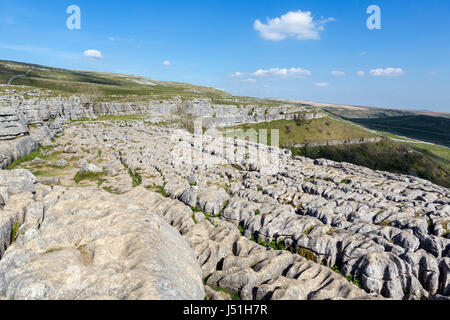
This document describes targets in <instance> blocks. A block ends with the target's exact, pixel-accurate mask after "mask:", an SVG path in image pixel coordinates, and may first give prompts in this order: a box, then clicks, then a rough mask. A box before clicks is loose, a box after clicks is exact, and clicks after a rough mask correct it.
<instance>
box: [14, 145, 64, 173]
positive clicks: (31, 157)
mask: <svg viewBox="0 0 450 320" xmlns="http://www.w3.org/2000/svg"><path fill="white" fill-rule="evenodd" d="M42 150H48V149H45V148H42V147H40V148H39V149H38V150H36V151H33V152H32V153H29V154H27V155H26V156H24V157H22V158H20V159H18V160H16V161H14V162H12V163H11V164H9V165H8V166H7V167H6V170H12V169H17V168H19V167H21V166H22V165H23V164H24V163H25V162H29V161H33V160H34V159H36V158H40V159H42V160H45V161H56V160H59V156H60V155H61V152H53V153H51V154H43V153H42Z"/></svg>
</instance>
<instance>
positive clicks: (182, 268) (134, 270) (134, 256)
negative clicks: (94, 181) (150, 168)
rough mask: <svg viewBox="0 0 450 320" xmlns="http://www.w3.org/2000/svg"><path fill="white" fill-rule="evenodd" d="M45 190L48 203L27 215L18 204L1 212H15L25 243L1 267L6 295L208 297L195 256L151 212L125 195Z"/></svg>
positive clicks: (0, 292) (1, 292)
mask: <svg viewBox="0 0 450 320" xmlns="http://www.w3.org/2000/svg"><path fill="white" fill-rule="evenodd" d="M1 173H2V174H3V172H1ZM40 188H41V189H40V190H39V196H40V197H41V198H42V199H41V201H36V202H34V201H33V200H32V199H29V201H28V203H26V205H24V206H22V205H20V207H23V209H22V212H21V210H18V209H19V207H17V206H18V203H13V199H10V200H9V201H8V204H7V206H8V208H5V209H4V210H3V211H1V210H0V214H1V216H2V217H3V216H4V215H5V211H11V212H12V211H13V210H14V209H16V210H17V212H18V214H17V215H16V216H15V217H13V220H15V221H17V222H19V223H20V224H21V227H20V229H19V231H18V237H17V238H16V239H15V242H14V243H13V244H12V245H11V246H10V247H9V248H8V251H7V252H6V254H5V255H4V256H3V257H2V259H1V260H0V296H3V297H6V298H7V299H52V300H53V299H130V300H136V299H139V300H142V299H144V300H145V299H152V300H159V299H164V300H167V299H177V300H196V299H203V298H204V296H205V293H204V288H203V284H202V277H201V270H200V268H199V265H198V263H197V260H196V256H195V254H194V252H193V251H192V250H191V249H190V247H189V245H188V243H187V242H186V241H185V240H184V239H183V238H182V237H181V236H180V235H179V233H178V232H177V231H176V230H175V229H174V228H173V227H171V226H169V225H168V224H167V222H165V221H164V220H163V219H162V218H161V217H160V216H158V215H157V214H155V213H154V212H153V211H152V210H148V209H147V208H145V207H142V206H139V205H137V204H135V203H133V202H130V201H129V199H128V197H127V196H126V195H124V196H121V197H119V196H112V195H109V194H107V193H106V192H102V191H95V190H65V188H54V189H53V190H52V189H50V187H47V188H45V187H43V186H41V187H40ZM24 191H26V189H24ZM23 194H27V193H23ZM23 194H22V195H23ZM167 252H170V253H171V254H167Z"/></svg>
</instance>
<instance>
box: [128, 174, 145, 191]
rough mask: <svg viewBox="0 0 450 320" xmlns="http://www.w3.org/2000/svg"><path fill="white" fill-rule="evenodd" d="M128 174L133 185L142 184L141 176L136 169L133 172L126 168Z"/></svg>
mask: <svg viewBox="0 0 450 320" xmlns="http://www.w3.org/2000/svg"><path fill="white" fill-rule="evenodd" d="M128 174H129V175H130V177H131V180H132V183H133V187H135V188H136V187H138V186H140V185H141V184H142V176H141V175H140V174H139V172H138V170H137V169H136V170H134V172H133V171H132V170H131V169H128Z"/></svg>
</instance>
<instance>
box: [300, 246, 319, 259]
mask: <svg viewBox="0 0 450 320" xmlns="http://www.w3.org/2000/svg"><path fill="white" fill-rule="evenodd" d="M297 253H298V254H299V255H300V256H302V257H303V258H305V259H307V260H310V261H313V262H317V257H316V255H315V254H314V253H313V252H312V251H311V250H308V249H306V248H298V249H297Z"/></svg>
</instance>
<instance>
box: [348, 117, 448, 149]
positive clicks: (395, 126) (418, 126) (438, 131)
mask: <svg viewBox="0 0 450 320" xmlns="http://www.w3.org/2000/svg"><path fill="white" fill-rule="evenodd" d="M351 120H352V121H354V122H357V123H359V124H362V125H364V126H365V127H368V128H370V129H375V130H381V131H386V132H390V133H394V134H399V135H402V136H405V137H410V138H414V139H420V140H423V141H429V142H433V143H437V144H440V145H444V146H447V147H450V119H449V118H444V117H432V116H425V115H409V116H399V117H387V118H373V119H351Z"/></svg>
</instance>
